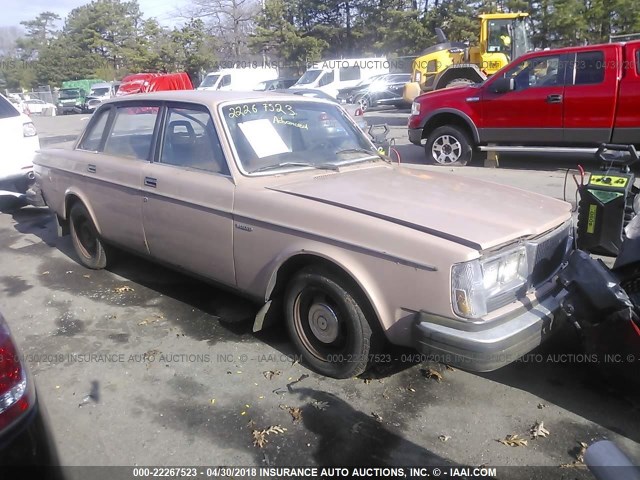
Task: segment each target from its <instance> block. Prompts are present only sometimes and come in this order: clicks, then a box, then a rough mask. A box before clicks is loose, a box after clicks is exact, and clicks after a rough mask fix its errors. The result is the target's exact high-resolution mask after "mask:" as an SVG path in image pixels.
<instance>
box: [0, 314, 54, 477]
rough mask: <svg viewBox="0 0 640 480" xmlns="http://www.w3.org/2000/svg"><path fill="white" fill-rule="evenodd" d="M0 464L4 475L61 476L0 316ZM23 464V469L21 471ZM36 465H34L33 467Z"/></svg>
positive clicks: (25, 370) (32, 390)
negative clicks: (16, 468)
mask: <svg viewBox="0 0 640 480" xmlns="http://www.w3.org/2000/svg"><path fill="white" fill-rule="evenodd" d="M0 466H1V467H2V468H3V471H4V473H6V474H7V475H8V474H9V472H11V470H10V468H9V467H20V468H18V470H16V471H15V472H14V473H22V474H23V475H24V474H25V473H27V472H28V473H31V474H32V475H34V476H35V477H36V478H43V479H47V480H53V479H56V480H59V479H62V478H63V475H62V473H63V472H62V471H61V468H60V461H59V457H58V452H57V448H56V446H55V442H54V439H53V436H52V434H51V431H50V429H49V425H48V420H47V416H46V413H45V411H44V408H43V406H42V405H41V404H40V403H39V401H38V395H37V392H36V387H35V384H34V380H33V377H32V376H31V375H30V373H29V370H28V366H27V364H26V362H25V361H24V357H23V356H21V354H20V351H19V350H18V348H17V345H16V343H15V340H14V339H13V337H12V336H11V332H10V331H9V327H8V326H7V323H6V321H5V319H4V318H3V317H2V315H0ZM22 467H28V468H25V469H24V471H21V468H22ZM34 467H36V468H34Z"/></svg>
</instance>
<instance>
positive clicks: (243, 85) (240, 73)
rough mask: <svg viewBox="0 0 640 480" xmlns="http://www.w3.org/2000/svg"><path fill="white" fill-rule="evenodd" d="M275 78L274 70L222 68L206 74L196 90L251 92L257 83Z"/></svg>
mask: <svg viewBox="0 0 640 480" xmlns="http://www.w3.org/2000/svg"><path fill="white" fill-rule="evenodd" d="M277 78H278V70H277V69H275V68H263V67H257V68H250V67H247V68H224V69H221V70H218V71H217V72H211V73H209V74H207V76H206V77H204V79H203V80H202V83H200V86H199V87H198V88H197V89H198V90H226V91H234V90H235V91H251V90H253V89H254V88H255V87H257V86H258V84H259V83H261V82H266V81H267V80H276V79H277Z"/></svg>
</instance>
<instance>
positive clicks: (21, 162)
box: [0, 95, 40, 196]
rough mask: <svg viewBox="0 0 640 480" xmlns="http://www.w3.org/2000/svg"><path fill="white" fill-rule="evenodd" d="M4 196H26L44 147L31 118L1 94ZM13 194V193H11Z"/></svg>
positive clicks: (1, 186) (0, 174)
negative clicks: (39, 151) (37, 159)
mask: <svg viewBox="0 0 640 480" xmlns="http://www.w3.org/2000/svg"><path fill="white" fill-rule="evenodd" d="M0 145H2V149H3V152H2V161H0V196H4V195H8V194H10V195H13V196H15V195H14V194H15V193H16V192H17V193H25V192H26V190H27V188H28V187H29V185H30V184H31V183H33V179H34V174H33V163H32V162H33V156H34V155H35V152H36V150H38V149H39V148H40V140H39V138H38V132H37V131H36V127H35V126H34V125H33V122H32V121H31V119H30V118H29V117H28V116H26V115H25V114H24V113H21V112H20V111H18V109H17V108H16V107H15V106H14V105H13V104H12V103H11V102H10V101H8V100H7V99H6V98H5V97H4V96H2V95H0ZM9 192H13V193H9Z"/></svg>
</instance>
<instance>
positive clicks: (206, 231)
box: [141, 104, 235, 286]
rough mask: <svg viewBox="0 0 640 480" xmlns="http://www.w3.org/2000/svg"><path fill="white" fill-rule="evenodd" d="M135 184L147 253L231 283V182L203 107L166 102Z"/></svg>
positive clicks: (232, 264)
mask: <svg viewBox="0 0 640 480" xmlns="http://www.w3.org/2000/svg"><path fill="white" fill-rule="evenodd" d="M141 188H142V192H143V203H142V217H143V225H144V233H145V238H146V241H147V245H148V247H149V252H150V254H151V256H153V257H155V258H157V259H159V260H161V261H163V262H166V263H169V264H172V265H174V266H177V267H179V268H182V269H185V270H186V271H188V272H191V273H195V274H197V275H201V276H203V277H206V278H210V279H212V280H215V281H217V282H220V283H224V284H227V285H231V286H235V271H234V263H233V220H232V208H233V197H234V192H235V185H234V183H233V179H232V178H231V176H230V174H229V170H228V166H227V164H226V160H225V158H224V155H223V152H222V148H221V146H220V142H219V137H218V136H217V134H216V130H215V127H214V125H213V122H212V121H211V115H210V113H209V112H208V110H207V109H206V108H205V107H202V106H199V105H193V104H168V106H167V108H166V111H165V113H164V119H163V122H162V127H161V131H160V136H159V142H158V145H157V148H156V155H155V158H154V161H153V162H152V163H150V164H148V165H146V167H145V170H144V174H143V180H142V187H141Z"/></svg>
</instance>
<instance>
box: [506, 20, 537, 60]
mask: <svg viewBox="0 0 640 480" xmlns="http://www.w3.org/2000/svg"><path fill="white" fill-rule="evenodd" d="M512 25H513V27H512V29H513V35H512V36H513V53H512V54H513V58H512V59H511V60H515V59H516V58H518V57H519V56H521V55H524V54H525V53H527V52H530V51H531V50H532V49H531V42H530V32H529V22H527V21H526V20H525V19H524V18H518V19H516V20H514V21H513V24H512Z"/></svg>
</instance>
